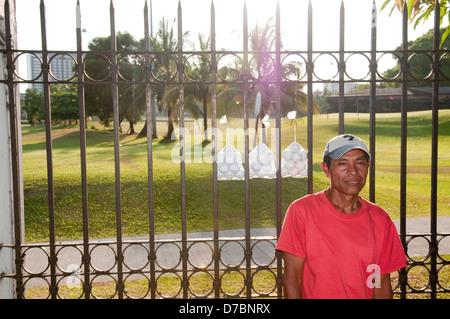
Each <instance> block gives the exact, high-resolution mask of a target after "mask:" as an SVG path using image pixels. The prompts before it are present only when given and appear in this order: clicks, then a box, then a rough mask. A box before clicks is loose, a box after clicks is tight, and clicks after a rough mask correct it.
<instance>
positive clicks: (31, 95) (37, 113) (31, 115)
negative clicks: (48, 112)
mask: <svg viewBox="0 0 450 319" xmlns="http://www.w3.org/2000/svg"><path fill="white" fill-rule="evenodd" d="M23 109H24V110H25V111H26V112H27V118H28V123H30V124H31V125H33V124H35V123H39V122H41V121H42V120H43V119H44V118H45V115H44V93H42V92H39V91H38V90H36V89H27V90H26V91H25V98H24V106H23Z"/></svg>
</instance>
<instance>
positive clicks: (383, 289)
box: [372, 274, 392, 299]
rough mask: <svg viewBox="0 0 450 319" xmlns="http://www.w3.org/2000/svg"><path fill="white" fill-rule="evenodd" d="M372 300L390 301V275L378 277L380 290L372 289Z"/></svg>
mask: <svg viewBox="0 0 450 319" xmlns="http://www.w3.org/2000/svg"><path fill="white" fill-rule="evenodd" d="M372 299H392V286H391V275H390V274H381V275H380V288H376V287H374V288H372Z"/></svg>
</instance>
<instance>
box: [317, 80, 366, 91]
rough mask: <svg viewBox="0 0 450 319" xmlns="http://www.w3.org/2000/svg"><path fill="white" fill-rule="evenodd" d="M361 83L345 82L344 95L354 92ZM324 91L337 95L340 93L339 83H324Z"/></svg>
mask: <svg viewBox="0 0 450 319" xmlns="http://www.w3.org/2000/svg"><path fill="white" fill-rule="evenodd" d="M358 84H359V83H353V82H345V83H344V93H349V92H351V91H353V90H354V89H355V88H356V86H357V85H358ZM323 88H324V90H325V89H326V90H327V91H328V92H331V93H337V92H339V83H324V84H323Z"/></svg>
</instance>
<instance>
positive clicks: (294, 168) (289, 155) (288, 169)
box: [281, 142, 308, 177]
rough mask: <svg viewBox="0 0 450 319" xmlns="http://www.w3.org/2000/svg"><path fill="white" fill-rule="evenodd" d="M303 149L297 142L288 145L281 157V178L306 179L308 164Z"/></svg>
mask: <svg viewBox="0 0 450 319" xmlns="http://www.w3.org/2000/svg"><path fill="white" fill-rule="evenodd" d="M307 163H308V162H307V153H306V151H305V149H304V148H303V147H302V146H301V145H300V144H299V143H297V142H294V143H292V144H291V145H289V146H288V147H287V148H286V149H285V150H284V151H283V153H282V155H281V176H282V177H307V176H308V164H307Z"/></svg>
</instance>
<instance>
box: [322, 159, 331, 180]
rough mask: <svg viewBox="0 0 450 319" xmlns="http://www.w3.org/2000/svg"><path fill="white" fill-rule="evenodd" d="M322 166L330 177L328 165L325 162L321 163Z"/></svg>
mask: <svg viewBox="0 0 450 319" xmlns="http://www.w3.org/2000/svg"><path fill="white" fill-rule="evenodd" d="M320 167H322V171H323V172H324V173H325V175H326V176H327V177H330V170H329V169H328V165H327V163H325V162H322V163H320Z"/></svg>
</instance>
